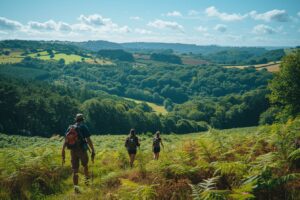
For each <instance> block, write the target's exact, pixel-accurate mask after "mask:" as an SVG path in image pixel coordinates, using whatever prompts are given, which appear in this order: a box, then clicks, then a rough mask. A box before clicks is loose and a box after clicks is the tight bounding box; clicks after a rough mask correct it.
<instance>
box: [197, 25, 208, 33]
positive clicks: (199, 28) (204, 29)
mask: <svg viewBox="0 0 300 200" xmlns="http://www.w3.org/2000/svg"><path fill="white" fill-rule="evenodd" d="M196 30H197V31H199V32H201V33H204V32H206V31H207V28H206V27H203V26H198V27H197V28H196Z"/></svg>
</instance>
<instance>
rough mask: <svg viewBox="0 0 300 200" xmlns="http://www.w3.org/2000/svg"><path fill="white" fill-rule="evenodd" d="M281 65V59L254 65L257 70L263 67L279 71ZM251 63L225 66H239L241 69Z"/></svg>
mask: <svg viewBox="0 0 300 200" xmlns="http://www.w3.org/2000/svg"><path fill="white" fill-rule="evenodd" d="M279 65H280V61H277V62H269V63H266V64H258V65H253V66H254V67H255V68H256V69H257V70H261V69H267V70H268V71H269V72H277V71H279ZM249 66H251V65H239V66H235V65H233V66H224V67H226V68H239V69H244V68H246V67H249Z"/></svg>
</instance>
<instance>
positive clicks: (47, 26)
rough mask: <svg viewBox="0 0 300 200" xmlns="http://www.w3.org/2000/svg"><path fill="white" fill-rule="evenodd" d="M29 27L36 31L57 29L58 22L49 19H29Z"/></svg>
mask: <svg viewBox="0 0 300 200" xmlns="http://www.w3.org/2000/svg"><path fill="white" fill-rule="evenodd" d="M28 25H29V28H30V29H34V30H38V31H55V30H57V27H58V24H57V23H56V22H55V21H53V20H49V21H46V22H35V21H30V22H28Z"/></svg>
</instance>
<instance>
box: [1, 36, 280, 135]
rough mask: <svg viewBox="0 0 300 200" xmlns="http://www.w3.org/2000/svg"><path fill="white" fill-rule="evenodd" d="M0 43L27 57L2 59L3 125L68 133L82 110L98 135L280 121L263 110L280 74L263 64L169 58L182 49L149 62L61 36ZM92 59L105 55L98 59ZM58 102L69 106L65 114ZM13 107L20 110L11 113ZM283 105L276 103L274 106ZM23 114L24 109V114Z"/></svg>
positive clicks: (37, 132) (11, 129)
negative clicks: (59, 40)
mask: <svg viewBox="0 0 300 200" xmlns="http://www.w3.org/2000/svg"><path fill="white" fill-rule="evenodd" d="M0 44H1V45H2V47H3V49H6V51H8V52H10V53H6V54H7V55H2V56H3V57H9V56H12V55H14V54H16V53H17V52H20V56H21V57H22V60H21V61H20V62H15V63H2V64H1V65H0V73H1V83H2V84H1V86H0V87H1V91H2V93H3V94H7V95H1V98H2V99H1V102H2V104H3V105H6V106H1V109H3V111H2V112H1V119H3V120H1V126H0V128H1V130H2V131H3V132H13V133H19V134H23V135H43V136H51V135H52V134H54V133H59V134H63V133H64V131H65V130H64V129H65V127H66V124H70V123H72V117H71V116H73V115H74V113H76V112H79V111H81V112H83V113H85V114H86V115H87V116H88V117H87V119H88V120H87V123H88V124H89V125H90V127H91V130H92V131H93V132H95V133H97V134H106V133H111V134H118V133H124V132H127V130H128V129H129V128H130V127H136V128H137V130H138V131H139V132H147V131H155V130H162V131H163V132H166V133H190V132H197V131H203V130H207V128H208V126H212V127H215V128H220V129H222V128H233V127H247V126H255V125H258V124H259V122H261V123H263V124H264V123H272V121H274V120H275V119H274V117H272V116H270V111H268V114H265V113H264V112H265V111H267V109H268V108H269V107H270V101H269V99H268V97H267V96H268V95H269V94H270V89H269V88H268V87H267V85H268V82H269V81H270V80H272V78H273V77H274V74H272V73H270V72H268V71H267V70H265V69H262V70H256V69H255V68H254V67H248V68H246V69H243V70H241V69H238V68H224V67H222V66H220V65H218V64H214V63H210V64H202V65H184V64H182V63H176V64H173V63H170V61H168V60H165V61H163V60H164V59H171V62H173V61H172V60H174V58H176V59H177V60H178V59H180V57H179V56H177V57H176V56H175V55H173V56H172V54H161V53H157V54H151V55H150V62H148V61H147V60H145V61H140V59H137V60H136V61H134V60H132V59H133V55H132V54H130V53H128V52H125V51H123V50H100V51H97V52H89V51H88V50H82V49H80V48H79V47H77V46H74V47H73V46H72V45H70V44H68V45H66V46H65V44H62V43H54V45H52V43H47V42H32V45H30V41H2V42H1V43H0ZM51 45H52V46H51ZM50 46H51V49H50ZM69 46H71V47H70V48H69ZM32 52H34V53H32ZM271 52H273V51H271ZM3 53H4V52H3ZM62 53H64V54H63V55H65V56H68V55H70V54H72V55H71V57H70V59H71V58H72V57H75V56H73V55H76V56H81V59H79V60H80V61H79V62H78V61H76V62H71V61H69V62H68V63H67V62H66V60H65V59H64V58H61V59H59V60H55V59H54V58H55V56H56V55H62ZM37 54H41V55H40V57H37V56H36V55H37ZM33 55H35V56H33ZM153 55H163V56H162V57H161V56H160V57H159V58H163V60H160V62H159V63H156V61H155V59H154V60H151V57H153ZM47 56H48V58H47ZM154 57H155V56H154ZM12 58H13V57H12ZM40 58H43V59H40ZM46 58H47V59H46ZM66 58H67V57H66ZM68 59H69V58H68ZM87 59H91V60H96V59H106V60H104V61H103V64H99V63H98V64H97V62H94V63H89V62H87V61H86V60H87ZM152 59H153V58H152ZM176 59H175V60H176ZM98 61H99V60H98ZM146 61H147V62H146ZM161 61H163V62H161ZM176 62H177V61H176ZM16 78H17V79H16ZM124 97H126V98H130V99H136V100H142V101H145V102H152V103H156V104H158V105H162V106H164V107H165V109H166V110H167V111H168V113H167V114H166V115H161V114H157V113H155V112H154V111H153V109H152V108H151V107H149V106H148V105H147V104H146V103H142V104H135V103H134V102H132V101H131V102H130V101H128V100H125V99H124ZM54 105H55V106H54ZM4 108H10V109H8V110H6V109H4ZM60 108H63V110H64V109H67V110H65V111H64V112H62V113H60V112H61V110H60ZM12 109H13V110H15V112H14V113H15V115H14V113H11V112H10V110H12ZM31 109H32V111H31ZM92 110H97V113H98V115H99V116H101V117H96V116H97V113H95V112H93V111H92ZM279 110H280V109H279V108H273V109H272V113H273V114H275V113H276V112H279ZM19 113H22V114H23V115H24V116H23V115H22V116H18V115H20V114H19ZM67 113H70V114H67ZM261 115H262V117H261ZM265 118H267V119H265ZM20 119H22V120H20ZM37 119H43V120H37ZM237 119H239V120H237ZM114 121H118V122H119V123H118V124H117V126H115V125H112V124H114V123H113V122H114Z"/></svg>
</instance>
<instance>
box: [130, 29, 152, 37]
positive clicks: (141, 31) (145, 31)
mask: <svg viewBox="0 0 300 200" xmlns="http://www.w3.org/2000/svg"><path fill="white" fill-rule="evenodd" d="M134 32H136V33H139V34H142V35H147V34H152V31H149V30H146V29H140V28H136V29H134Z"/></svg>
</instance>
